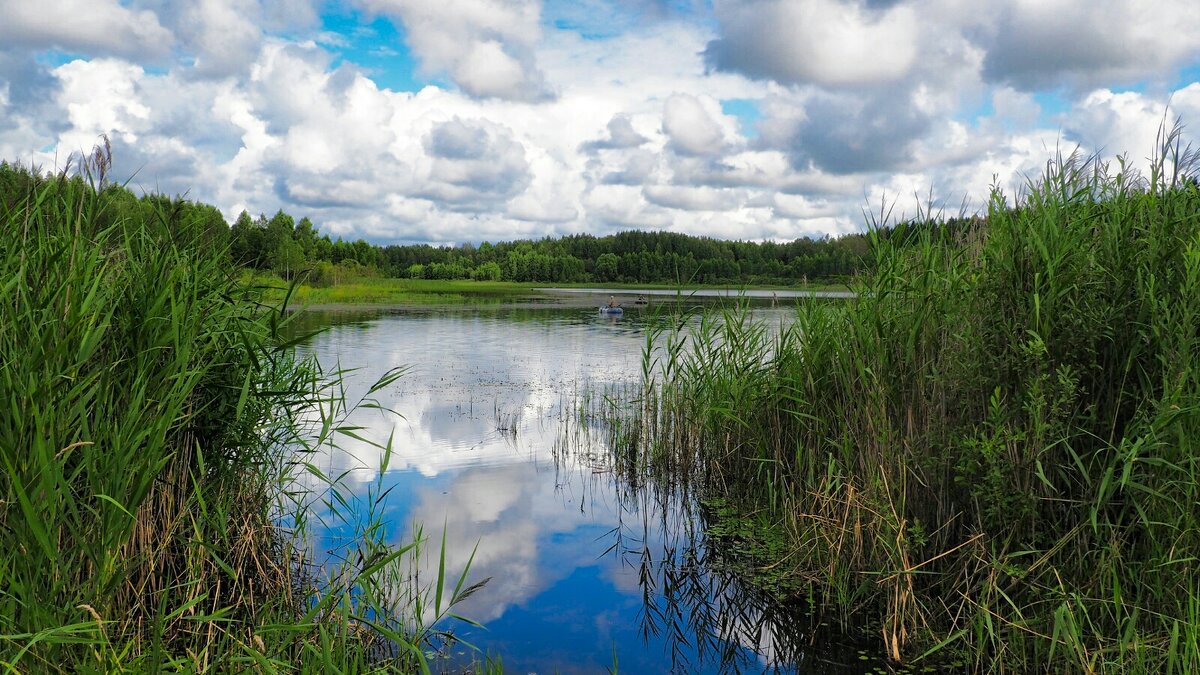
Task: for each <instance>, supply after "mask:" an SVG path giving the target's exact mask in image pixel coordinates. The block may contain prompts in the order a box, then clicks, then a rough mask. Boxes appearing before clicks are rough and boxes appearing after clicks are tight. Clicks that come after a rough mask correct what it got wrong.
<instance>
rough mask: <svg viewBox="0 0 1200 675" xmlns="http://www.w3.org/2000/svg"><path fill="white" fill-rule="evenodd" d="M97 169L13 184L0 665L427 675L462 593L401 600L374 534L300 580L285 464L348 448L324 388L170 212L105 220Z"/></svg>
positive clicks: (438, 588) (337, 402)
mask: <svg viewBox="0 0 1200 675" xmlns="http://www.w3.org/2000/svg"><path fill="white" fill-rule="evenodd" d="M108 161H109V157H108V156H107V152H106V151H105V150H104V149H100V150H97V151H96V154H95V155H94V156H93V157H92V158H90V159H89V160H88V161H86V162H84V163H82V164H80V165H78V167H77V168H78V169H79V171H78V172H77V173H76V175H73V176H72V175H70V174H68V172H66V171H64V172H62V173H60V174H58V175H55V176H43V175H41V174H39V173H37V172H33V171H26V170H21V169H16V168H13V167H7V166H6V167H5V170H6V171H8V174H6V178H7V179H10V180H9V181H8V183H7V186H8V189H9V190H10V191H9V192H8V193H6V194H5V195H4V196H5V199H4V200H0V205H3V206H2V208H4V211H3V212H2V213H0V227H2V228H3V235H2V236H0V363H2V367H0V406H2V407H3V410H4V413H3V414H0V580H2V583H0V670H3V671H4V672H122V671H125V672H158V671H160V670H173V671H177V670H184V671H201V670H203V671H209V670H211V671H217V672H230V671H245V670H256V671H260V672H276V671H286V672H293V671H299V672H365V671H372V670H393V669H394V670H403V671H417V670H425V671H427V670H428V669H429V665H428V664H429V651H430V650H431V649H432V648H434V646H436V643H437V641H438V640H439V639H441V638H442V637H444V635H443V634H442V633H440V632H439V631H438V630H435V629H434V628H433V625H434V623H436V622H437V621H439V620H440V619H441V618H442V617H444V616H445V615H446V614H447V612H448V611H449V607H450V606H451V605H452V604H453V603H454V602H455V601H457V600H459V599H461V597H462V596H463V595H464V594H466V593H468V592H470V590H471V587H469V586H464V579H459V580H457V582H456V583H451V581H453V580H446V579H443V578H441V577H440V576H439V577H438V578H437V579H435V580H430V581H427V582H426V583H425V585H424V586H420V585H415V584H414V583H413V580H412V579H411V578H409V576H406V574H405V570H407V569H411V564H412V563H411V561H412V559H413V558H414V557H418V556H420V555H422V554H421V548H422V547H423V546H424V545H425V544H424V543H423V542H421V541H419V540H418V541H417V542H414V543H412V544H409V545H406V546H401V547H397V546H393V545H390V544H388V543H387V542H386V541H385V538H384V534H383V532H384V529H383V528H382V527H381V526H380V521H379V519H378V518H377V517H372V516H369V515H368V517H367V518H366V519H365V523H366V524H365V525H364V526H363V529H362V530H361V531H360V535H361V536H360V537H359V539H358V540H357V542H356V543H355V545H354V549H355V551H356V552H351V554H350V555H347V556H346V558H347V562H346V563H344V564H341V565H335V566H331V567H323V566H318V565H316V564H314V562H313V560H312V558H311V556H310V555H309V553H308V549H307V542H306V541H305V527H306V526H305V523H306V520H305V519H306V515H305V514H306V513H307V510H306V503H307V500H308V498H307V497H306V496H305V495H306V490H304V489H302V486H301V485H300V484H299V483H297V482H296V481H297V473H296V469H297V466H296V459H295V458H296V457H301V458H303V456H304V455H303V454H302V453H301V454H300V455H297V454H296V452H297V451H298V450H303V448H304V446H305V445H307V446H308V447H309V448H310V449H311V448H315V447H319V446H320V445H322V444H324V443H327V442H332V440H334V439H335V438H336V436H337V435H338V434H353V433H354V431H353V428H352V427H346V426H345V425H344V424H342V423H341V422H340V420H341V419H343V418H344V414H345V412H346V411H347V403H346V402H345V400H344V399H343V398H341V397H340V396H339V389H338V387H337V381H336V378H332V379H331V378H330V377H328V374H323V373H320V372H319V371H318V370H317V369H316V366H315V364H312V363H301V362H297V361H296V360H295V358H294V357H293V352H292V349H291V346H292V345H291V344H290V342H289V341H287V340H284V339H283V338H281V337H280V331H279V328H280V326H281V322H282V321H283V318H282V317H283V315H282V313H281V312H280V311H270V310H267V309H264V307H263V306H261V305H259V304H257V303H256V302H255V298H253V297H248V296H247V294H246V291H245V290H244V288H245V287H244V286H242V285H241V284H240V283H239V282H238V280H237V279H236V276H235V273H234V270H233V269H232V268H231V267H230V265H229V262H228V255H227V254H226V252H225V251H224V250H223V249H222V248H221V247H220V246H218V245H214V241H213V239H212V238H211V236H212V235H211V232H208V231H206V230H205V228H203V227H201V226H200V225H199V224H197V223H192V222H188V221H187V220H186V219H183V218H181V217H180V213H182V212H183V211H184V210H181V209H177V208H174V206H173V205H175V204H178V202H177V201H175V202H173V201H171V200H166V199H162V200H158V201H157V202H156V203H157V204H158V208H157V210H156V211H155V212H154V213H153V216H152V217H150V218H147V219H142V218H137V219H122V218H117V217H114V216H113V210H112V209H111V208H110V207H111V200H110V197H111V195H112V194H114V193H119V192H120V191H110V190H108V189H107V188H106V185H105V172H106V170H107V167H108ZM14 186H16V187H14ZM14 190H16V191H18V192H16V193H14V192H13V191H14ZM394 376H395V375H394V374H393V375H390V376H389V377H394ZM389 381H390V380H389V378H385V379H384V380H382V381H381V382H380V383H378V386H386V385H387V384H388V383H389ZM314 475H318V476H319V475H320V474H319V472H315V474H314ZM321 478H322V482H320V483H319V486H321V487H322V488H324V489H326V490H328V495H329V496H328V497H327V499H328V501H329V503H331V504H336V503H344V502H345V500H344V499H343V498H341V497H339V496H338V495H339V493H338V491H339V490H340V489H342V488H341V486H340V483H339V480H338V477H327V476H322V477H321ZM285 522H286V523H288V527H284V525H283V524H284V523H285ZM448 587H449V588H452V589H453V590H452V591H451V592H449V593H446V592H444V590H443V589H444V588H448ZM431 598H432V601H431Z"/></svg>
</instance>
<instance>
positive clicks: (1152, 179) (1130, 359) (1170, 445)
mask: <svg viewBox="0 0 1200 675" xmlns="http://www.w3.org/2000/svg"><path fill="white" fill-rule="evenodd" d="M1160 147H1161V149H1160V151H1159V152H1158V153H1157V154H1156V156H1155V158H1154V160H1153V162H1152V168H1151V170H1150V173H1149V175H1140V174H1138V173H1137V172H1135V171H1133V170H1132V169H1130V168H1129V167H1127V166H1126V165H1125V164H1124V162H1122V161H1120V160H1118V161H1116V162H1112V163H1105V162H1101V161H1100V160H1099V159H1097V158H1094V157H1092V158H1082V157H1079V156H1075V155H1072V156H1069V157H1059V158H1057V159H1056V160H1054V161H1052V162H1050V163H1049V164H1048V165H1047V168H1046V170H1045V172H1044V174H1043V176H1041V177H1040V178H1039V179H1037V180H1031V181H1030V182H1029V184H1028V186H1027V188H1026V190H1025V191H1024V192H1023V193H1022V194H1021V195H1019V196H1018V197H1016V198H1015V199H1013V200H1011V201H1010V200H1009V198H1008V197H1007V196H1006V195H1004V194H1003V193H1001V192H1000V191H999V190H995V191H994V192H993V194H992V198H991V202H990V205H989V208H988V210H987V213H986V216H984V217H980V218H976V219H973V220H971V221H966V222H959V223H957V224H947V223H942V222H938V221H936V219H933V218H931V217H923V218H920V219H917V220H915V221H913V222H909V223H904V224H901V225H899V226H896V227H894V228H889V229H883V228H876V229H874V230H873V232H872V235H871V239H872V246H873V251H874V256H875V269H876V270H877V271H876V272H875V273H874V274H873V275H872V276H870V277H868V278H864V279H862V280H860V282H859V284H858V287H857V288H856V290H857V291H858V297H857V299H855V300H853V301H850V302H847V303H842V304H830V303H802V304H800V305H799V306H798V308H797V310H796V316H795V321H794V323H792V324H791V325H790V326H789V327H785V328H783V329H782V330H768V328H767V327H766V326H763V325H760V324H756V323H755V322H753V321H749V320H747V315H746V314H745V313H741V312H737V311H733V312H726V313H724V314H723V315H709V316H706V317H705V318H704V319H702V320H701V321H700V322H699V324H697V325H692V326H691V327H690V328H677V329H676V330H675V334H674V335H672V336H670V337H669V341H673V342H670V344H682V343H683V342H685V341H686V342H689V343H690V346H689V347H688V348H687V349H680V350H678V353H672V354H670V355H669V356H659V357H658V360H657V361H654V360H653V358H652V357H649V356H648V357H647V358H648V361H647V363H648V364H649V363H653V364H654V365H655V366H657V367H656V368H655V369H654V370H653V372H651V373H650V375H649V377H647V382H648V385H647V388H646V393H645V396H644V398H643V400H642V403H641V405H640V407H639V410H638V412H637V414H636V415H635V417H636V418H637V419H636V420H635V421H636V423H637V424H639V425H641V428H642V429H643V430H644V431H643V433H642V434H641V435H640V436H639V438H640V439H641V443H640V444H639V445H638V447H636V448H634V449H633V451H635V452H638V453H640V455H641V459H640V460H639V461H642V462H646V463H654V462H657V463H660V464H673V465H676V466H679V467H681V468H684V467H693V466H698V467H700V468H699V471H700V472H701V473H702V474H703V476H704V483H705V485H706V490H707V491H708V492H709V493H710V494H716V495H723V496H727V497H729V498H730V499H731V500H732V501H734V502H741V503H742V505H743V507H744V508H746V509H748V510H749V509H759V508H762V507H768V508H769V509H770V512H771V513H773V514H774V515H775V517H776V518H777V519H778V520H779V522H780V523H781V525H782V526H783V527H785V528H786V529H787V531H788V532H790V541H791V545H790V547H789V550H788V552H787V554H786V555H784V556H783V557H782V559H781V560H779V561H778V562H777V564H778V565H779V566H782V567H786V569H787V570H788V572H789V574H791V575H793V576H794V577H795V578H796V579H797V580H800V581H802V582H804V583H808V584H811V585H812V586H813V587H814V588H816V589H818V590H819V591H820V592H823V593H824V595H825V598H826V601H828V602H832V603H837V604H838V605H840V606H842V607H844V608H845V610H846V613H847V614H848V615H849V614H855V613H859V612H866V613H868V614H869V615H871V616H873V617H874V618H875V620H876V622H878V624H879V625H880V626H881V627H880V636H881V639H882V642H883V645H884V647H885V649H886V651H887V653H888V654H889V655H890V656H891V657H892V658H893V659H895V660H911V659H914V658H916V657H920V656H922V655H926V656H927V655H928V654H929V653H937V652H943V653H944V652H945V651H947V650H949V651H955V652H961V653H962V654H963V655H965V656H966V658H967V659H968V661H969V662H970V663H972V664H973V666H974V668H975V669H976V670H993V671H1001V670H1017V671H1026V670H1038V671H1055V672H1057V671H1087V672H1194V671H1196V670H1198V669H1200V624H1198V623H1197V622H1196V618H1197V612H1198V609H1197V608H1198V607H1200V574H1198V573H1197V560H1196V551H1200V467H1198V466H1197V461H1200V460H1198V459H1197V457H1198V452H1197V451H1198V450H1200V448H1198V447H1197V446H1198V445H1200V370H1198V365H1197V364H1198V363H1200V360H1198V359H1197V356H1200V333H1198V330H1200V328H1198V327H1200V190H1198V188H1197V182H1196V181H1195V180H1194V179H1191V178H1187V172H1188V171H1189V170H1190V169H1191V168H1192V167H1193V166H1194V164H1195V161H1194V160H1195V156H1194V155H1193V154H1192V153H1191V152H1190V151H1189V150H1187V149H1186V148H1183V147H1182V146H1181V143H1180V140H1179V132H1178V130H1176V131H1174V132H1170V133H1164V134H1163V137H1162V139H1161V144H1160ZM926 215H928V214H926ZM624 447H625V448H628V445H626V446H624ZM625 451H629V450H628V449H627V450H625ZM688 470H690V468H689V469H688ZM935 658H936V657H935Z"/></svg>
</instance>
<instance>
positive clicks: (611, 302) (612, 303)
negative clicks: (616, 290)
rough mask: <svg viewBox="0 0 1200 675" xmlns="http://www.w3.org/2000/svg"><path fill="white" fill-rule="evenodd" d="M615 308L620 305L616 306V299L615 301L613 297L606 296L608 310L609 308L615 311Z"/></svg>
mask: <svg viewBox="0 0 1200 675" xmlns="http://www.w3.org/2000/svg"><path fill="white" fill-rule="evenodd" d="M617 307H620V305H618V304H617V299H616V298H614V297H613V296H611V295H610V296H608V308H609V309H616V308H617Z"/></svg>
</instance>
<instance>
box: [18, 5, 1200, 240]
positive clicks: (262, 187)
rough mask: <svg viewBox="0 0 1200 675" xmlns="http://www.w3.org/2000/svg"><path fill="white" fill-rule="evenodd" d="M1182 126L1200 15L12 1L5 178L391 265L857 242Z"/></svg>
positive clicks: (1192, 96)
mask: <svg viewBox="0 0 1200 675" xmlns="http://www.w3.org/2000/svg"><path fill="white" fill-rule="evenodd" d="M1168 102H1169V104H1170V110H1168V109H1167V105H1168ZM1164 116H1165V117H1166V118H1167V119H1174V118H1175V117H1176V116H1179V117H1181V118H1182V119H1183V121H1184V123H1185V124H1189V123H1196V122H1195V120H1196V119H1197V118H1198V117H1200V3H1195V2H1192V1H1190V0H1091V1H1085V0H1037V1H1034V0H1004V1H998V2H995V3H991V4H989V9H988V11H987V12H981V11H979V10H978V7H977V4H976V3H974V2H971V1H969V0H887V1H883V0H741V1H733V0H713V1H711V2H706V1H702V0H697V1H695V2H691V1H687V0H674V1H668V0H544V1H543V0H503V1H502V0H437V1H431V0H204V1H203V2H201V1H199V0H195V1H189V0H49V1H48V2H44V3H37V4H36V5H34V4H31V3H26V2H20V1H18V0H0V157H2V158H4V159H7V160H9V161H21V162H23V163H30V164H36V165H39V166H42V167H45V168H49V167H53V166H55V165H61V164H62V163H64V161H65V158H66V157H68V156H69V155H70V154H71V153H72V152H78V151H80V150H87V149H88V148H90V147H91V145H92V144H94V143H95V142H96V141H97V140H98V139H99V138H100V137H101V135H105V136H107V137H108V138H109V139H110V140H111V142H112V144H113V147H114V155H115V158H116V163H117V167H116V168H117V171H118V173H119V174H123V175H129V176H133V179H132V182H131V184H132V185H134V186H136V187H140V188H142V189H146V190H159V191H165V192H170V193H181V194H183V193H186V194H187V195H188V196H189V197H191V198H194V199H198V200H203V201H207V202H211V203H213V204H216V205H217V206H218V207H219V208H221V209H222V211H223V212H224V213H225V215H226V217H227V218H228V219H230V220H232V219H233V218H235V217H236V216H237V214H238V213H239V212H240V211H242V210H243V209H244V210H247V211H250V212H251V213H254V214H257V213H273V212H274V211H276V210H277V209H280V208H283V209H285V210H287V211H289V212H291V213H293V214H294V215H296V216H297V217H299V216H304V215H307V216H309V217H310V218H312V219H313V221H314V222H315V223H317V225H318V227H319V228H320V229H321V230H322V231H324V232H327V233H330V234H332V235H334V236H343V237H349V238H358V237H362V238H366V239H369V240H371V241H374V242H379V243H387V242H430V243H460V242H468V241H470V242H480V241H483V240H491V241H496V240H500V239H512V238H524V237H542V236H552V235H562V234H569V233H577V232H591V233H595V234H605V233H609V232H614V231H619V230H627V229H653V230H672V231H679V232H688V233H692V234H702V235H709V236H716V237H726V238H738V239H755V240H761V239H777V240H780V239H782V240H790V239H794V238H796V237H801V236H822V235H826V234H831V235H835V236H836V235H838V234H842V233H847V232H853V231H858V230H861V229H862V228H863V227H864V225H865V224H864V222H863V217H862V208H863V206H864V205H865V204H868V203H870V204H876V203H878V202H879V201H880V200H893V201H895V202H896V204H897V208H896V209H895V213H897V214H903V213H905V212H906V211H910V210H911V208H908V204H909V202H910V201H911V197H910V196H911V195H913V194H927V193H928V191H929V189H930V188H931V187H932V188H933V189H934V191H935V198H936V199H939V200H943V201H944V202H945V203H947V204H953V205H955V208H956V209H957V205H958V204H960V203H962V202H963V201H964V200H965V201H966V203H967V204H968V205H969V208H979V207H980V205H982V204H984V203H985V202H986V198H987V196H988V190H989V189H990V187H991V186H992V185H999V186H1001V187H1003V188H1005V189H1006V190H1007V191H1009V193H1010V194H1012V193H1015V192H1016V189H1017V186H1019V184H1020V183H1021V182H1022V181H1024V180H1025V179H1026V177H1028V176H1031V175H1035V174H1036V173H1037V171H1038V170H1040V168H1041V167H1042V166H1043V165H1044V163H1045V161H1046V159H1048V158H1049V156H1050V155H1051V154H1052V153H1053V152H1054V151H1055V148H1059V147H1067V148H1068V149H1069V148H1070V147H1073V145H1074V144H1076V143H1078V144H1079V146H1080V147H1079V149H1080V150H1081V151H1082V152H1094V151H1101V152H1103V153H1105V154H1109V155H1116V154H1119V153H1127V154H1128V156H1129V157H1130V158H1131V160H1132V161H1133V162H1134V163H1135V164H1138V163H1139V162H1141V163H1142V164H1144V158H1145V157H1147V156H1149V155H1150V154H1151V153H1152V152H1153V147H1152V144H1153V141H1154V137H1155V133H1156V132H1157V130H1158V125H1159V123H1160V122H1161V120H1162V119H1164ZM1187 137H1188V138H1192V137H1193V136H1192V135H1191V134H1190V132H1189V133H1188V135H1187Z"/></svg>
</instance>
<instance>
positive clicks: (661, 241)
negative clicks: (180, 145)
mask: <svg viewBox="0 0 1200 675" xmlns="http://www.w3.org/2000/svg"><path fill="white" fill-rule="evenodd" d="M51 179H54V178H52V177H47V176H43V175H41V174H40V173H39V172H36V171H30V170H28V169H25V168H22V167H20V166H16V165H10V164H8V163H6V162H0V203H2V204H4V206H5V207H6V208H9V209H11V208H12V206H13V205H14V204H15V203H16V202H17V201H18V200H20V199H23V198H25V197H26V196H28V195H30V194H33V191H34V187H35V186H36V185H37V184H39V183H40V182H42V181H45V180H51ZM57 179H60V180H65V178H61V177H60V178H57ZM76 180H79V179H78V178H77V179H76ZM99 196H100V197H101V198H102V199H104V200H105V202H106V208H105V209H104V217H105V218H108V219H110V220H112V221H113V222H115V221H116V220H117V219H119V218H128V217H135V218H146V217H156V218H163V217H167V218H177V219H179V221H180V222H185V221H186V222H201V223H203V224H204V227H205V228H206V231H207V232H209V233H210V236H211V238H212V244H213V245H221V246H225V247H227V248H228V250H229V255H230V260H231V262H232V263H233V264H235V265H239V266H241V267H244V268H248V269H254V270H263V271H271V272H274V273H276V274H278V275H280V276H282V277H283V278H285V279H292V278H295V277H297V276H298V275H301V274H303V275H306V278H307V279H308V280H309V281H310V282H313V283H316V284H332V283H338V282H339V281H341V280H345V279H349V278H358V277H364V276H382V277H396V278H420V279H475V280H483V281H501V280H503V281H523V282H551V283H572V282H602V283H603V282H609V283H612V282H631V283H705V284H716V283H733V284H755V283H774V284H794V283H802V282H805V281H807V280H828V279H836V278H845V277H849V276H852V275H854V274H856V273H858V272H860V271H863V270H864V269H865V268H866V267H867V265H868V258H869V255H868V253H869V251H868V249H869V243H868V237H867V236H866V235H863V234H850V235H845V236H842V237H838V238H831V237H825V238H820V239H812V238H800V239H796V240H794V241H791V242H786V243H781V242H771V241H767V242H762V243H757V242H749V241H727V240H721V239H715V238H712V237H696V236H690V235H685V234H679V233H674V232H643V231H637V230H631V231H627V232H620V233H617V234H612V235H605V236H594V235H590V234H573V235H567V236H563V237H547V238H544V239H539V240H518V241H510V242H499V243H491V242H486V241H485V242H483V243H481V244H479V245H474V244H470V243H467V244H461V245H457V246H431V245H427V244H411V245H400V244H390V245H377V244H371V243H369V242H367V241H364V240H362V239H359V240H356V241H347V240H345V239H341V238H340V237H339V238H331V237H330V236H329V235H328V234H322V233H320V232H319V228H318V226H317V225H316V224H315V223H314V222H313V221H312V220H311V219H309V218H308V217H302V218H300V219H299V220H296V219H295V218H294V217H293V216H292V215H290V214H288V213H285V212H284V211H283V210H279V211H277V212H276V213H275V215H273V216H271V217H269V218H268V217H267V216H266V215H259V216H257V217H254V216H251V215H250V214H249V213H247V212H245V211H243V212H242V213H241V214H239V215H238V217H237V218H236V219H235V220H234V222H233V224H232V225H230V224H229V223H227V222H226V221H225V219H224V217H223V216H222V214H221V212H220V210H218V209H217V208H216V207H215V206H212V205H209V204H204V203H202V202H196V201H192V200H188V199H183V198H179V197H176V198H169V197H164V196H160V195H147V196H143V197H137V196H135V195H134V194H133V193H132V192H131V191H130V190H128V189H127V188H126V187H124V186H122V185H102V186H101V190H100V192H99ZM164 207H165V208H164Z"/></svg>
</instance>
